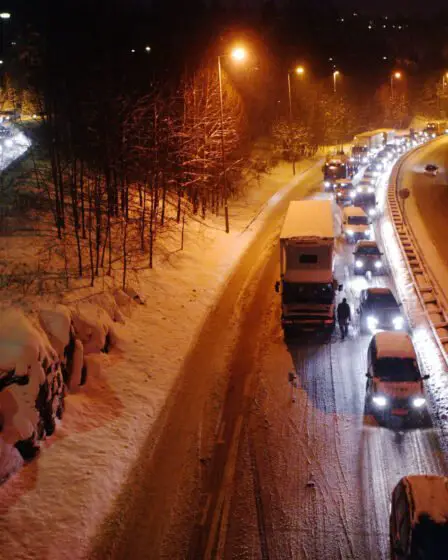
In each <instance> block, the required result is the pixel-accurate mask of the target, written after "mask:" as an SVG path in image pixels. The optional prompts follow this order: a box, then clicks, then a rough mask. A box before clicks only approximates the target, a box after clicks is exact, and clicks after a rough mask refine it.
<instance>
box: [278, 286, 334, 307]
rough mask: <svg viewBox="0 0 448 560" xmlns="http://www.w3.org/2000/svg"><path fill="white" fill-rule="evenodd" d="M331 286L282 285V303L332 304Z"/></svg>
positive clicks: (332, 293) (332, 292)
mask: <svg viewBox="0 0 448 560" xmlns="http://www.w3.org/2000/svg"><path fill="white" fill-rule="evenodd" d="M333 297H334V290H333V285H332V284H297V283H293V282H285V283H284V284H283V303H307V302H309V303H311V302H312V303H325V304H330V303H332V302H333Z"/></svg>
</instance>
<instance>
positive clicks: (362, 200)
mask: <svg viewBox="0 0 448 560" xmlns="http://www.w3.org/2000/svg"><path fill="white" fill-rule="evenodd" d="M372 191H373V192H372ZM353 204H354V205H355V206H359V207H360V208H362V209H363V210H364V212H365V213H366V214H367V215H368V216H369V218H372V219H373V218H375V216H376V214H377V201H376V196H375V191H374V189H373V188H372V189H371V190H370V189H366V191H361V192H356V196H355V199H354V201H353Z"/></svg>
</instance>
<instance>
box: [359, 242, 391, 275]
mask: <svg viewBox="0 0 448 560" xmlns="http://www.w3.org/2000/svg"><path fill="white" fill-rule="evenodd" d="M382 256H383V253H382V252H381V251H380V250H379V248H378V245H377V244H376V242H375V241H358V243H357V244H356V247H355V250H354V251H353V262H354V271H355V274H365V273H366V272H368V271H369V272H371V273H372V274H385V271H384V269H385V267H384V263H383V260H382Z"/></svg>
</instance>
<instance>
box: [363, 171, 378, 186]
mask: <svg viewBox="0 0 448 560" xmlns="http://www.w3.org/2000/svg"><path fill="white" fill-rule="evenodd" d="M378 179H379V176H378V175H375V174H374V173H373V171H366V172H365V173H364V175H363V177H362V181H363V182H365V183H369V184H370V185H371V186H372V187H376V186H377V184H378Z"/></svg>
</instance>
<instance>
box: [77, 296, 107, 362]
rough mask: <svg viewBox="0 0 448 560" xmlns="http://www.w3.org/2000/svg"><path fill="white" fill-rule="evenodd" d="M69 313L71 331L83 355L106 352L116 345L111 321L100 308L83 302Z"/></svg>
mask: <svg viewBox="0 0 448 560" xmlns="http://www.w3.org/2000/svg"><path fill="white" fill-rule="evenodd" d="M71 312H72V324H73V329H74V331H75V335H76V338H78V339H79V340H80V341H81V342H82V344H83V346H84V354H95V353H99V352H108V351H109V348H110V347H111V346H113V345H114V344H115V343H116V341H117V336H116V332H115V329H114V322H113V319H112V318H111V316H110V315H109V314H108V313H107V312H106V311H105V310H104V309H103V308H102V307H100V306H99V305H96V304H95V303H90V302H83V303H78V304H77V305H75V306H74V307H73V308H72V309H71Z"/></svg>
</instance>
